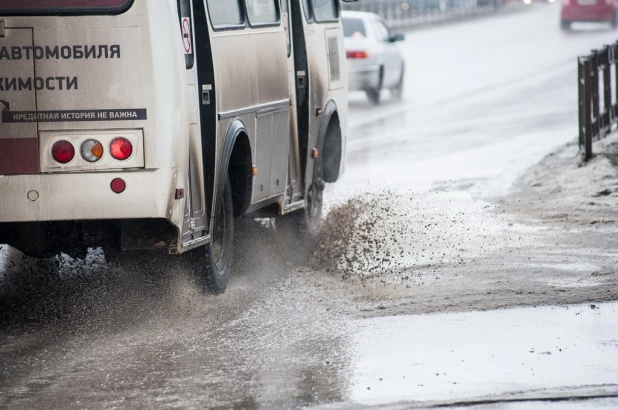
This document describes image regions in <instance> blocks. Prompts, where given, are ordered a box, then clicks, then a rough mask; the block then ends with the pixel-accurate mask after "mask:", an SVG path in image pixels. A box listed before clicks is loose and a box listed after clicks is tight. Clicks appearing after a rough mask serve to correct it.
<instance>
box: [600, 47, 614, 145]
mask: <svg viewBox="0 0 618 410" xmlns="http://www.w3.org/2000/svg"><path fill="white" fill-rule="evenodd" d="M610 53H611V48H610V46H605V47H604V48H603V61H602V63H603V133H604V134H607V133H609V131H610V129H611V127H612V123H613V118H612V117H613V115H612V112H613V110H612V85H611V81H612V76H611V69H610V67H611V63H610Z"/></svg>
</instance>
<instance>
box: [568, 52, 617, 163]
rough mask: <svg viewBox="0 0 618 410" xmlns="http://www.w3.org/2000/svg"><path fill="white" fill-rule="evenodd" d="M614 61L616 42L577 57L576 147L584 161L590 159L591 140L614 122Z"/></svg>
mask: <svg viewBox="0 0 618 410" xmlns="http://www.w3.org/2000/svg"><path fill="white" fill-rule="evenodd" d="M617 63H618V42H616V43H615V44H613V45H611V46H605V47H603V48H602V49H601V50H592V52H591V53H590V54H589V55H587V56H583V57H579V58H578V59H577V73H578V75H577V77H578V81H577V83H578V90H579V147H580V149H581V150H582V151H583V153H584V160H585V161H588V160H589V159H591V158H592V141H593V140H598V139H601V138H603V137H605V136H606V135H607V134H608V133H609V132H610V131H611V130H612V127H613V126H614V124H616V123H617V122H618V104H617V102H618V70H617V69H616V65H617ZM612 72H613V73H612ZM612 74H613V75H612ZM612 78H613V81H612ZM612 82H613V84H612Z"/></svg>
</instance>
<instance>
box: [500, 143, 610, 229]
mask: <svg viewBox="0 0 618 410" xmlns="http://www.w3.org/2000/svg"><path fill="white" fill-rule="evenodd" d="M593 152H594V153H595V154H596V155H595V156H594V158H593V159H592V160H590V161H589V162H588V163H584V162H583V160H582V156H581V154H580V152H579V149H578V145H577V141H573V142H571V143H569V144H567V145H566V146H564V147H562V148H561V149H559V150H557V151H555V152H553V153H551V154H549V155H547V156H546V157H545V158H544V159H543V160H541V161H540V162H539V163H538V164H536V165H535V166H534V167H532V168H531V169H530V170H528V171H527V172H526V173H525V174H524V176H523V177H522V178H521V179H520V181H519V184H518V188H519V190H517V191H516V192H514V193H513V194H511V195H509V196H507V197H506V198H505V199H504V200H503V201H502V204H501V205H504V206H506V207H507V208H508V210H509V211H510V212H514V213H516V214H528V215H531V216H533V217H536V218H540V219H543V220H550V221H556V222H571V223H576V224H590V225H595V224H599V225H613V224H616V223H617V222H618V132H616V133H613V134H611V135H610V136H608V137H607V138H605V139H603V140H600V141H597V142H595V143H594V145H593Z"/></svg>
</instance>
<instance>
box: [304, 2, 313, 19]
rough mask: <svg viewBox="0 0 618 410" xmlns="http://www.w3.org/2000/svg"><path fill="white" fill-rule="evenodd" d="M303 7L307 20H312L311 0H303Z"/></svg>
mask: <svg viewBox="0 0 618 410" xmlns="http://www.w3.org/2000/svg"><path fill="white" fill-rule="evenodd" d="M303 9H305V18H306V19H307V21H311V19H312V17H311V7H310V6H309V0H303Z"/></svg>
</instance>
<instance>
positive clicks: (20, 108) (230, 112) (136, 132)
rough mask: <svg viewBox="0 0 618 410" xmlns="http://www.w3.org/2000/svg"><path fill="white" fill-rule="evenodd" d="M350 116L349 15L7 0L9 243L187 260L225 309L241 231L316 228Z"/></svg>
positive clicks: (3, 50) (203, 4) (322, 10)
mask: <svg viewBox="0 0 618 410" xmlns="http://www.w3.org/2000/svg"><path fill="white" fill-rule="evenodd" d="M43 4H44V6H43ZM347 106H348V102H347V70H346V56H345V50H344V47H343V35H342V28H341V19H340V5H339V3H338V0H79V1H78V0H48V1H45V2H41V1H40V0H2V1H1V2H0V111H1V119H0V243H5V244H9V245H11V246H13V247H15V248H17V249H19V250H21V251H22V252H24V253H25V254H27V255H30V256H32V257H39V258H44V257H51V256H54V255H57V254H58V253H60V252H64V253H67V254H69V255H71V256H73V257H77V258H79V257H83V256H84V255H85V254H86V252H87V250H88V248H89V247H102V248H103V249H105V250H106V252H107V253H113V252H115V251H121V250H122V251H126V250H147V249H161V250H165V251H167V252H168V253H169V254H174V255H181V254H184V253H187V252H189V251H192V252H190V254H192V255H194V257H195V255H199V259H200V265H199V266H200V268H199V272H198V274H199V277H200V278H201V279H202V283H203V284H204V286H205V288H206V289H207V290H209V291H211V292H214V293H221V292H223V291H224V290H225V289H226V286H227V282H228V279H229V275H230V271H231V262H232V252H233V249H232V246H233V245H232V244H233V238H232V237H233V233H234V230H233V223H234V218H236V217H239V216H241V215H244V214H247V213H251V212H253V211H256V210H258V209H262V208H265V207H275V206H276V207H277V208H278V211H279V213H280V214H288V213H292V212H294V213H295V214H293V215H295V218H296V219H298V220H300V221H301V222H302V223H303V224H304V229H310V228H311V227H312V226H313V225H314V224H315V223H316V220H317V219H318V218H319V217H320V214H321V206H322V192H323V189H324V184H325V183H332V182H335V181H337V179H338V178H339V176H340V175H341V173H342V172H343V168H344V157H345V146H346V145H345V140H346V132H347ZM196 248H200V249H199V250H198V249H196Z"/></svg>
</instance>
